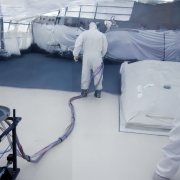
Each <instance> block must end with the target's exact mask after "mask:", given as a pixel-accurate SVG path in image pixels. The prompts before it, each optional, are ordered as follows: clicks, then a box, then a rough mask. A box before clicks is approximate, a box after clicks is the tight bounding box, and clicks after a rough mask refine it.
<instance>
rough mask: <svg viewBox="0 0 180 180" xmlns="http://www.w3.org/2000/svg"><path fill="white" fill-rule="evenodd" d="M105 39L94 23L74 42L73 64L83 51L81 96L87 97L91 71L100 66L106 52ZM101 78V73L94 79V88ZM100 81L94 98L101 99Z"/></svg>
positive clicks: (106, 44)
mask: <svg viewBox="0 0 180 180" xmlns="http://www.w3.org/2000/svg"><path fill="white" fill-rule="evenodd" d="M107 47H108V43H107V39H106V36H105V35H104V34H103V33H101V32H99V31H98V30H97V26H96V24H95V23H94V22H91V23H90V24H89V30H87V31H84V32H83V33H81V34H80V35H79V36H78V38H77V39H76V42H75V48H74V51H73V55H74V60H75V62H77V61H78V55H79V52H80V50H81V49H83V62H82V63H83V65H82V75H81V89H82V92H81V95H83V96H85V97H86V96H87V89H88V86H89V83H90V78H91V70H92V71H93V72H94V71H96V69H97V68H98V67H99V66H100V65H101V63H102V61H103V57H104V56H105V54H106V52H107ZM100 77H101V72H100V73H98V74H97V75H96V76H95V77H94V85H95V86H96V85H97V83H98V82H99V79H100ZM102 80H103V77H102V78H101V81H100V83H99V85H98V86H97V88H96V91H95V94H94V96H95V97H97V98H100V97H101V90H102V88H103V87H102Z"/></svg>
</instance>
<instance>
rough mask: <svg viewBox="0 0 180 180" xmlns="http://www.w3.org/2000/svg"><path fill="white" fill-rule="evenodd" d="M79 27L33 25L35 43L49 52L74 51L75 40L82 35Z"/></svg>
mask: <svg viewBox="0 0 180 180" xmlns="http://www.w3.org/2000/svg"><path fill="white" fill-rule="evenodd" d="M82 31H83V30H82V29H80V28H78V27H68V26H65V25H46V24H40V23H34V24H33V35H34V43H35V44H37V46H38V47H39V48H41V49H44V50H46V51H47V52H50V53H52V52H54V51H67V50H73V48H74V44H75V40H76V38H77V37H78V36H79V34H81V33H82Z"/></svg>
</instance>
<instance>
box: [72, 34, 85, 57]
mask: <svg viewBox="0 0 180 180" xmlns="http://www.w3.org/2000/svg"><path fill="white" fill-rule="evenodd" d="M82 45H83V33H81V34H80V35H79V36H78V38H77V39H76V42H75V46H74V51H73V55H74V56H76V57H77V56H78V55H79V52H80V51H81V49H82Z"/></svg>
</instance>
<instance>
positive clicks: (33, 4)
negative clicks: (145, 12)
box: [0, 0, 172, 20]
mask: <svg viewBox="0 0 180 180" xmlns="http://www.w3.org/2000/svg"><path fill="white" fill-rule="evenodd" d="M100 2H104V0H79V1H72V0H51V1H50V0H43V1H38V0H0V5H1V9H2V15H3V16H4V18H5V19H6V20H7V19H10V20H12V19H16V20H22V19H26V18H29V17H37V16H39V15H42V14H45V13H50V12H53V11H55V10H59V9H60V8H64V7H68V6H77V5H82V4H97V3H100ZM105 2H110V4H111V5H113V3H119V2H125V3H127V2H130V3H131V2H133V1H132V0H126V1H125V0H124V1H121V0H118V1H117V0H105ZM139 2H145V3H153V4H156V3H164V2H172V0H140V1H139Z"/></svg>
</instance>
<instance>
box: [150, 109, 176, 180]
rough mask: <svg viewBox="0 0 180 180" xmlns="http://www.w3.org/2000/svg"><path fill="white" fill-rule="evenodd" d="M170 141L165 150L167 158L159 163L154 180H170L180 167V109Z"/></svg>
mask: <svg viewBox="0 0 180 180" xmlns="http://www.w3.org/2000/svg"><path fill="white" fill-rule="evenodd" d="M169 139H170V142H169V143H168V144H167V145H166V146H165V147H164V148H163V153H164V155H165V157H164V159H162V160H160V161H159V163H158V165H157V169H156V172H155V173H154V176H153V180H170V179H171V178H172V177H173V176H174V175H175V173H176V172H177V171H178V169H179V167H180V107H179V108H178V111H177V113H176V115H175V119H174V126H173V128H172V130H171V131H170V133H169ZM179 179H180V178H179Z"/></svg>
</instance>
